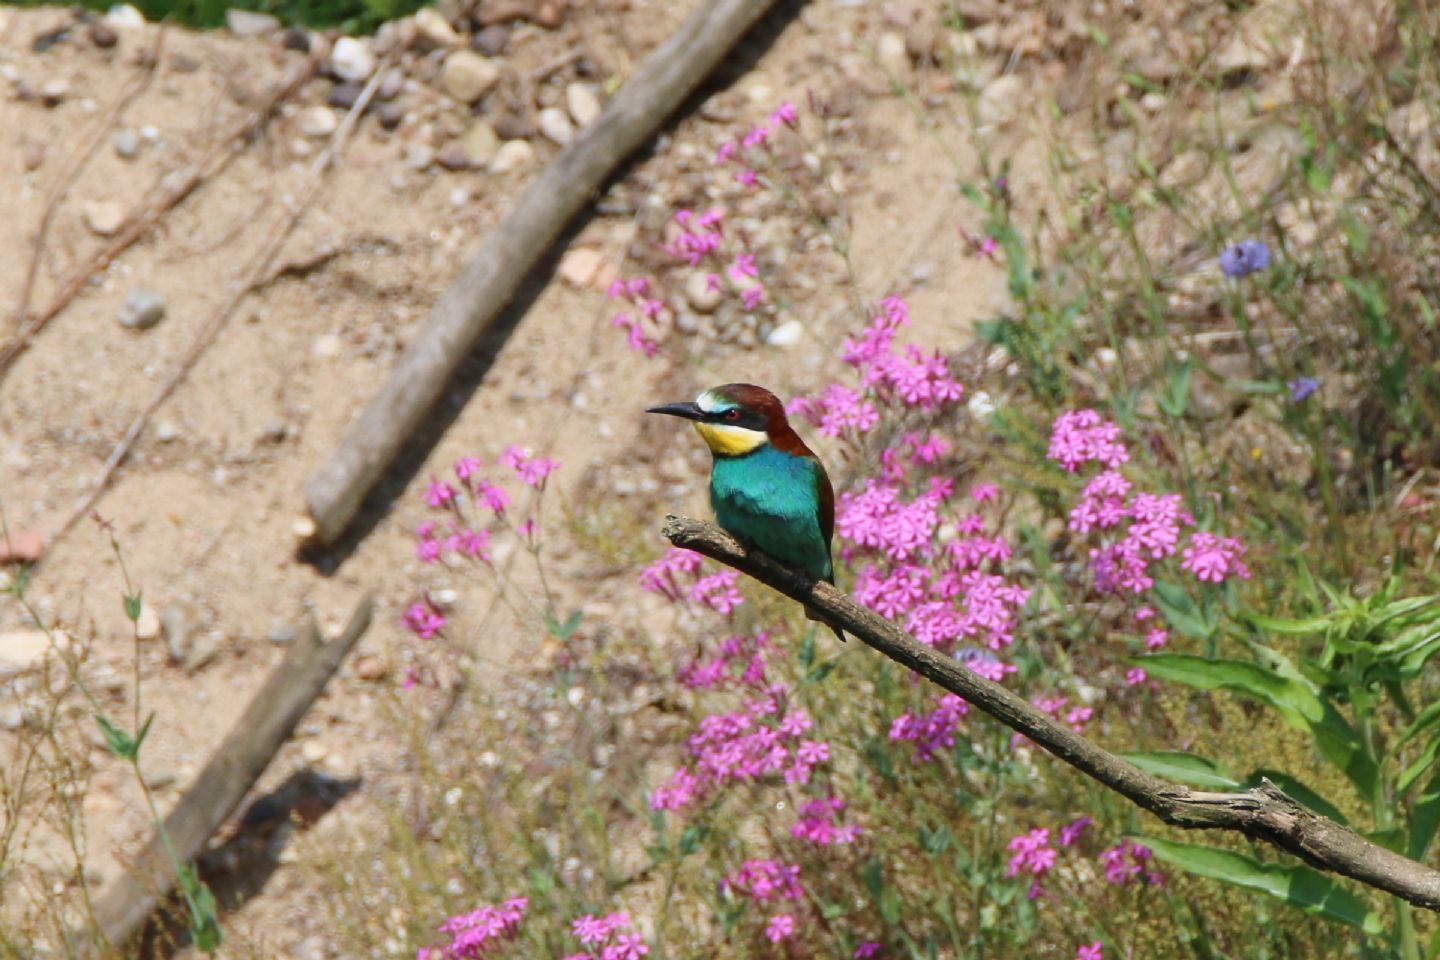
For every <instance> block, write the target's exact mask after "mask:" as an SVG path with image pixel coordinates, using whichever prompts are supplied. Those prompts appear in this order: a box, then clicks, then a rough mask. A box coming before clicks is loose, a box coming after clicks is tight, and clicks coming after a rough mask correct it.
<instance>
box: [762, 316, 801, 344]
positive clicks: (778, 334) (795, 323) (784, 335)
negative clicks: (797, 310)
mask: <svg viewBox="0 0 1440 960" xmlns="http://www.w3.org/2000/svg"><path fill="white" fill-rule="evenodd" d="M804 335H805V325H804V324H802V323H801V322H800V321H799V320H795V319H790V320H786V321H785V322H784V323H782V324H780V325H779V326H778V327H776V328H775V329H774V330H771V331H770V335H769V336H767V337H766V338H765V342H766V343H768V344H770V346H772V347H793V346H795V344H797V343H799V342H800V338H801V337H802V336H804Z"/></svg>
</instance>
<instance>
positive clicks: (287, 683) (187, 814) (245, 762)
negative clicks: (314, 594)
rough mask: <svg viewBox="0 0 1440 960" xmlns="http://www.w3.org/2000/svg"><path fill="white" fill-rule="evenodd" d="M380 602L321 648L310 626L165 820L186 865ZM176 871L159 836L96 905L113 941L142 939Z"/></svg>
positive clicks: (364, 604)
mask: <svg viewBox="0 0 1440 960" xmlns="http://www.w3.org/2000/svg"><path fill="white" fill-rule="evenodd" d="M373 608H374V604H373V601H372V600H371V599H370V598H369V597H366V598H365V599H363V600H362V601H360V604H359V605H358V606H357V607H356V608H355V612H354V613H352V614H351V615H350V622H349V623H348V624H346V626H345V630H344V632H342V633H341V634H340V636H338V637H336V638H335V639H334V640H331V641H328V642H322V641H321V639H320V636H319V634H318V633H317V632H316V630H315V626H314V624H309V625H307V627H306V628H305V630H304V631H303V632H302V633H301V635H300V637H299V638H298V639H297V640H296V641H295V645H294V646H293V647H291V648H290V652H289V653H287V654H286V655H285V659H284V660H282V661H280V663H279V665H277V666H276V667H275V669H274V670H273V671H272V672H271V674H270V677H269V678H268V679H267V680H266V681H265V685H264V686H263V687H261V688H260V689H259V690H258V691H256V693H255V696H254V697H253V698H252V699H251V700H250V705H249V706H248V707H246V709H245V712H244V713H243V714H241V715H240V718H239V719H238V720H236V721H235V725H234V727H232V728H231V730H230V734H229V735H228V736H227V737H226V738H225V741H224V742H223V743H221V744H220V746H219V747H217V748H216V749H215V753H214V754H213V755H212V756H211V758H210V762H209V763H207V764H206V765H205V769H204V770H202V771H201V772H200V775H199V776H198V777H197V778H196V779H195V782H194V784H192V785H191V786H190V789H189V790H187V791H186V792H185V795H184V796H183V797H181V798H180V802H179V803H178V804H176V806H175V809H174V810H172V811H170V815H169V816H167V817H166V818H165V834H166V836H168V837H169V841H170V845H171V847H172V849H174V851H175V856H176V857H177V859H179V861H180V862H181V863H182V864H185V863H189V862H191V861H192V860H194V859H195V858H196V857H197V856H198V855H199V854H200V853H201V852H202V851H203V850H204V848H205V844H206V843H207V842H208V841H209V839H210V837H211V836H213V835H214V833H215V831H216V830H218V829H219V828H220V825H221V824H223V823H224V822H225V820H226V819H227V818H228V817H229V816H230V814H232V813H234V812H235V809H236V808H237V807H238V806H239V805H240V801H241V800H242V799H244V797H245V794H247V793H248V792H249V791H250V788H251V787H252V786H254V785H255V781H256V780H258V779H259V778H260V774H262V773H264V772H265V768H266V767H268V766H269V765H270V761H271V759H273V758H274V756H275V754H276V752H277V751H278V750H279V749H280V747H281V745H282V744H284V742H285V741H286V740H287V739H288V738H289V736H290V734H291V733H292V732H293V731H294V730H295V726H296V724H298V723H299V722H300V718H301V717H302V716H304V715H305V711H307V710H309V709H310V705H311V704H312V703H314V702H315V698H316V697H318V696H319V695H320V691H322V690H324V689H325V685H326V684H327V683H329V682H330V678H331V677H332V676H334V674H335V671H336V670H337V669H338V668H339V666H340V664H341V662H342V661H343V660H344V659H345V656H346V654H348V653H349V652H350V650H351V649H352V648H353V647H354V646H355V643H356V641H358V640H359V639H360V637H361V635H362V634H364V633H365V630H366V628H367V627H369V626H370V616H371V613H372V611H373ZM175 879H176V878H175V871H174V868H173V866H172V865H171V862H170V858H169V856H168V855H167V854H166V852H165V843H164V840H163V839H162V838H161V836H160V835H159V833H158V832H157V833H155V834H154V835H152V836H151V838H150V841H149V842H148V843H147V844H146V845H145V847H144V848H143V849H142V850H141V852H140V854H139V855H138V856H137V857H136V858H135V861H134V864H133V866H132V867H131V869H130V870H129V871H128V872H127V873H126V874H125V875H123V876H120V877H118V878H116V880H115V881H114V882H113V883H112V884H111V885H110V889H109V890H107V891H106V892H105V893H103V894H102V895H101V896H100V898H99V900H98V901H97V902H96V904H95V922H96V925H97V926H98V927H99V932H100V934H101V935H102V936H103V937H104V939H105V940H106V941H108V942H109V943H110V944H113V945H115V946H120V945H122V944H124V943H125V942H127V941H128V940H129V939H130V938H131V937H133V936H134V935H135V934H136V933H138V932H139V931H140V929H141V927H142V926H143V925H144V923H145V921H146V920H147V919H148V918H149V917H150V914H152V913H153V912H154V911H155V908H156V907H157V906H158V905H159V903H160V901H161V900H162V899H163V898H164V897H166V896H168V895H169V893H170V891H171V889H172V888H173V887H174V885H175Z"/></svg>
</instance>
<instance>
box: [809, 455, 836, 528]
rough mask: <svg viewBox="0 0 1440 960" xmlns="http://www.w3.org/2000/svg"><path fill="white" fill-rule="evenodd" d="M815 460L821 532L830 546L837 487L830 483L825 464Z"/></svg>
mask: <svg viewBox="0 0 1440 960" xmlns="http://www.w3.org/2000/svg"><path fill="white" fill-rule="evenodd" d="M814 462H815V494H816V496H817V497H819V499H820V533H821V535H822V536H823V537H824V538H825V545H826V546H827V547H828V546H830V541H831V539H832V538H833V537H834V534H835V488H834V487H832V486H831V485H830V475H829V474H827V473H826V472H825V464H823V463H821V462H820V461H819V460H818V459H816V460H815V461H814Z"/></svg>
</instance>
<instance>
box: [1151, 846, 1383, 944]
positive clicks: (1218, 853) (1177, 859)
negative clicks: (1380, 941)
mask: <svg viewBox="0 0 1440 960" xmlns="http://www.w3.org/2000/svg"><path fill="white" fill-rule="evenodd" d="M1137 840H1138V841H1139V842H1140V843H1143V844H1144V845H1145V846H1147V847H1149V848H1150V849H1151V850H1152V851H1153V852H1154V854H1155V856H1157V857H1159V858H1160V859H1161V860H1164V861H1165V862H1166V863H1169V864H1172V865H1174V866H1176V867H1179V868H1180V869H1181V870H1184V871H1186V872H1187V873H1193V874H1195V875H1196V876H1200V877H1209V878H1210V879H1212V880H1221V881H1224V882H1225V883H1230V884H1234V885H1235V886H1237V887H1245V888H1247V889H1250V890H1260V891H1262V892H1264V893H1268V894H1270V895H1271V896H1272V897H1278V898H1279V899H1281V900H1284V901H1285V902H1286V903H1288V904H1290V905H1291V906H1293V907H1298V908H1299V909H1301V910H1304V911H1305V912H1306V913H1311V914H1316V915H1318V916H1322V917H1327V918H1328V919H1331V920H1336V921H1339V922H1340V923H1346V924H1349V925H1350V926H1352V927H1357V928H1359V929H1360V930H1363V931H1365V932H1366V933H1369V934H1377V935H1378V934H1379V933H1381V932H1382V929H1383V928H1382V926H1381V922H1380V918H1379V917H1377V916H1376V915H1375V914H1373V913H1371V912H1370V911H1369V909H1368V908H1367V907H1366V904H1365V901H1363V900H1361V899H1360V898H1359V897H1357V896H1356V895H1355V894H1353V893H1351V892H1350V891H1349V890H1346V889H1345V888H1344V887H1342V886H1340V884H1338V883H1336V882H1335V881H1334V880H1331V879H1330V878H1329V877H1326V876H1324V875H1323V874H1321V873H1319V872H1317V871H1315V870H1312V869H1310V868H1309V867H1305V866H1300V865H1292V864H1281V863H1261V862H1260V861H1258V860H1255V859H1253V858H1252V857H1249V856H1247V855H1245V854H1243V853H1236V852H1235V851H1233V850H1220V849H1218V848H1216V847H1206V846H1201V845H1200V844H1193V843H1178V842H1175V841H1172V840H1161V839H1158V838H1146V837H1140V838H1137Z"/></svg>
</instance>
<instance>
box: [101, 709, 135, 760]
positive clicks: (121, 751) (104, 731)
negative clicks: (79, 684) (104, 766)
mask: <svg viewBox="0 0 1440 960" xmlns="http://www.w3.org/2000/svg"><path fill="white" fill-rule="evenodd" d="M95 722H96V723H97V724H99V725H100V734H101V736H103V737H104V738H105V745H106V746H107V747H109V748H110V752H111V753H112V754H114V755H115V756H117V757H119V758H120V759H121V760H134V759H135V757H136V756H137V755H138V754H139V752H140V745H139V744H138V743H136V742H135V740H134V738H133V737H131V736H130V734H128V733H126V732H125V731H124V730H123V729H121V728H120V727H117V726H116V725H115V724H113V723H111V722H110V718H109V717H107V716H105V715H104V714H103V713H97V714H95ZM147 726H148V724H147Z"/></svg>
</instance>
